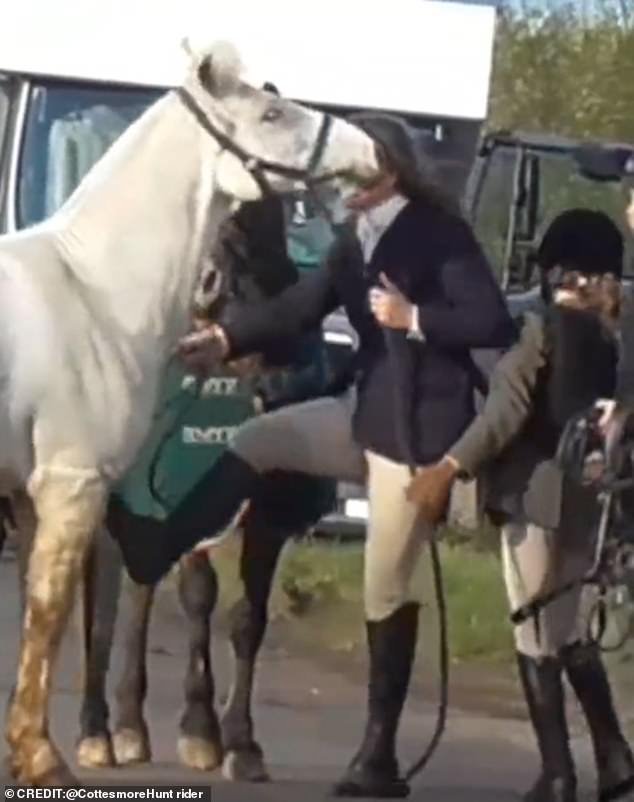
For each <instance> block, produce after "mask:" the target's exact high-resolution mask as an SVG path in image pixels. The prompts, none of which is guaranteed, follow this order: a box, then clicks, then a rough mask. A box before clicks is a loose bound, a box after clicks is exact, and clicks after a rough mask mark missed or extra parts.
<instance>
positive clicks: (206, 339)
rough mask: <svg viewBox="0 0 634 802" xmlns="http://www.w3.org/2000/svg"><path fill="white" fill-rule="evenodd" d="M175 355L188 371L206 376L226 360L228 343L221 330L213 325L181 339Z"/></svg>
mask: <svg viewBox="0 0 634 802" xmlns="http://www.w3.org/2000/svg"><path fill="white" fill-rule="evenodd" d="M177 353H178V355H179V356H180V358H181V359H182V360H183V362H184V363H185V365H186V367H187V368H188V369H189V370H191V371H192V372H193V373H195V374H196V375H199V376H206V375H208V374H209V373H210V372H211V371H212V370H213V368H214V367H215V366H217V365H218V363H220V362H223V360H224V359H225V358H226V356H227V354H228V353H229V343H228V341H227V336H226V334H225V333H224V331H223V329H221V328H220V326H216V325H213V326H208V327H207V328H205V329H203V330H202V331H197V332H194V333H193V334H188V335H187V336H186V337H183V339H182V340H181V341H180V343H179V344H178V348H177Z"/></svg>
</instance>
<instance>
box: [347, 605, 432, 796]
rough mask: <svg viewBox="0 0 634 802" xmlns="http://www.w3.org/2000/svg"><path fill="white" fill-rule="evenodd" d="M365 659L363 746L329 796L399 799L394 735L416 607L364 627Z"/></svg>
mask: <svg viewBox="0 0 634 802" xmlns="http://www.w3.org/2000/svg"><path fill="white" fill-rule="evenodd" d="M367 632H368V648H369V655H370V682H369V693H368V720H367V724H366V728H365V735H364V737H363V742H362V744H361V747H360V749H359V751H358V752H357V754H356V755H355V756H354V758H353V760H352V762H351V763H350V766H349V767H348V769H347V771H346V773H345V774H344V776H343V777H342V779H341V780H340V781H339V782H338V783H337V784H336V785H335V787H334V789H333V793H334V795H335V796H350V797H375V798H403V797H406V796H408V794H409V786H408V784H407V783H406V782H405V780H403V779H401V777H400V776H399V770H398V762H397V760H396V731H397V729H398V723H399V719H400V716H401V711H402V710H403V705H404V703H405V697H406V696H407V689H408V687H409V680H410V676H411V673H412V662H413V660H414V653H415V651H416V636H417V632H418V604H415V603H409V604H405V605H403V606H402V607H400V608H399V609H398V610H396V612H394V613H392V615H391V616H389V617H388V618H385V619H383V620H382V621H369V622H368V623H367Z"/></svg>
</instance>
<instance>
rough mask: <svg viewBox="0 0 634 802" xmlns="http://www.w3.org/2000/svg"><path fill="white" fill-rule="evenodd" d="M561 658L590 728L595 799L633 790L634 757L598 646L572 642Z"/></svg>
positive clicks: (605, 801) (616, 796)
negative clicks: (597, 791) (626, 738)
mask: <svg viewBox="0 0 634 802" xmlns="http://www.w3.org/2000/svg"><path fill="white" fill-rule="evenodd" d="M562 659H563V663H564V666H565V668H566V673H567V675H568V679H569V680H570V684H571V685H572V687H573V688H574V691H575V693H576V694H577V698H578V699H579V702H580V704H581V707H582V708H583V712H584V714H585V717H586V720H587V722H588V727H589V729H590V736H591V738H592V745H593V747H594V755H595V758H596V764H597V774H598V784H599V794H598V799H599V802H609V800H611V799H619V798H620V797H622V796H625V795H626V794H628V793H629V792H630V791H632V790H634V757H632V751H631V749H630V747H629V746H628V743H627V741H626V740H625V737H624V735H623V732H622V731H621V726H620V724H619V719H618V716H617V714H616V711H615V709H614V702H613V700H612V692H611V690H610V682H609V680H608V676H607V674H606V671H605V667H604V665H603V661H602V660H601V655H600V653H599V649H598V647H597V646H595V645H594V644H581V643H578V644H574V645H573V646H568V647H567V648H566V649H564V651H563V652H562Z"/></svg>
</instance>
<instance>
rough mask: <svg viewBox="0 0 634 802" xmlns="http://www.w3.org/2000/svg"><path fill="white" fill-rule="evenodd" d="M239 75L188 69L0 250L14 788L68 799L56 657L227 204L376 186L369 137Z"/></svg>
mask: <svg viewBox="0 0 634 802" xmlns="http://www.w3.org/2000/svg"><path fill="white" fill-rule="evenodd" d="M241 74H242V73H241V69H240V64H239V59H238V57H237V54H236V53H235V51H234V50H233V48H232V47H231V46H229V45H225V44H221V45H216V46H215V47H214V48H210V49H208V50H206V51H205V52H200V53H197V54H191V67H190V71H189V74H188V76H187V78H186V81H185V83H184V84H183V87H181V88H180V89H179V90H175V91H170V92H168V93H167V94H166V95H165V96H164V97H163V98H162V99H160V100H159V101H158V102H156V103H155V104H154V105H153V106H152V107H151V108H150V109H149V110H148V111H147V112H146V113H145V114H144V115H143V116H142V117H141V118H140V119H139V120H138V121H137V122H136V123H134V124H133V125H132V126H131V127H130V128H129V129H128V130H127V131H126V132H125V134H124V135H123V136H122V137H121V138H120V139H119V140H118V141H117V142H116V143H115V144H114V146H113V147H112V148H111V149H110V150H109V151H108V153H107V154H106V155H105V156H104V158H103V159H101V161H100V162H98V164H97V165H95V167H94V168H93V169H92V170H91V171H90V173H89V174H88V175H87V176H86V177H85V179H84V180H83V181H82V183H81V184H80V186H79V187H78V189H77V190H76V191H75V193H74V194H73V195H72V196H71V198H70V199H69V200H68V202H67V203H66V204H65V205H64V206H63V207H62V208H61V210H60V211H59V212H58V213H56V214H55V215H54V216H53V217H52V218H51V219H49V220H48V221H47V222H45V223H44V224H42V225H39V226H36V227H34V228H32V229H30V230H28V231H26V232H22V233H20V234H17V235H9V236H5V237H2V238H0V281H1V286H0V438H1V439H0V443H1V448H2V451H1V452H0V470H1V471H2V476H3V478H4V479H5V480H6V482H7V483H8V484H9V489H13V488H16V487H17V486H25V487H26V489H27V491H28V494H29V496H30V498H31V499H32V502H33V504H34V507H35V512H36V514H37V519H38V524H37V531H36V535H35V540H34V544H33V550H32V553H31V558H30V563H29V569H28V577H27V585H26V595H25V614H24V622H23V632H22V643H21V649H20V658H19V666H18V674H17V681H16V684H15V688H14V694H13V698H12V700H11V704H10V707H9V711H8V720H7V739H8V742H9V746H10V765H11V770H12V772H13V774H14V776H15V778H16V779H17V780H19V781H21V782H25V783H29V784H36V785H42V784H51V785H62V784H67V783H71V784H73V783H75V780H74V778H73V777H72V775H71V773H70V771H69V769H68V768H67V767H66V765H65V763H64V761H63V760H62V758H61V757H60V755H59V754H58V752H57V750H56V748H55V746H54V744H53V741H52V739H51V737H50V734H49V732H48V699H49V695H50V685H51V673H52V669H53V664H54V661H55V657H56V653H57V649H58V646H59V642H60V639H61V637H62V634H63V631H64V628H65V624H66V622H67V618H68V614H69V609H70V606H71V604H72V601H73V597H74V592H75V588H76V585H77V580H78V576H79V573H80V569H81V566H82V563H83V560H84V558H85V555H86V552H87V548H88V546H89V544H90V541H91V538H92V536H93V533H94V532H95V531H96V530H97V529H98V527H99V526H100V525H101V524H102V521H103V516H104V510H105V504H106V500H107V497H108V494H109V489H110V487H111V485H112V483H113V482H114V481H116V480H117V479H118V478H119V477H121V476H122V474H123V473H124V472H125V471H126V469H127V468H128V467H129V466H130V465H131V464H132V462H133V461H134V459H135V456H136V454H137V453H138V451H139V449H140V447H141V445H142V443H143V441H144V438H145V437H146V435H147V434H148V427H149V425H150V421H151V419H152V413H153V411H154V407H155V404H156V400H157V390H158V388H159V385H160V382H161V377H162V374H163V371H164V368H165V366H166V364H167V362H168V361H169V358H170V356H171V354H172V352H173V348H174V346H175V344H176V342H177V340H178V338H179V337H180V336H182V335H183V334H184V333H185V332H186V331H187V328H188V323H189V314H190V305H191V299H192V294H193V292H194V289H195V286H196V284H197V280H198V278H199V273H200V269H201V266H202V262H203V257H204V255H205V254H208V253H209V252H210V250H211V246H212V243H213V239H214V237H215V236H216V233H217V230H218V226H219V224H220V222H221V221H222V220H223V218H224V217H225V216H226V214H227V213H228V211H229V209H230V203H231V200H232V198H237V199H238V200H242V201H246V200H253V199H256V198H258V197H260V194H261V184H262V181H261V179H262V175H263V174H264V175H265V176H266V179H267V181H268V183H269V185H270V187H271V188H272V189H273V190H275V191H288V190H291V189H294V188H296V187H297V184H298V181H299V180H300V179H302V178H306V177H307V173H306V168H307V166H308V165H310V168H311V170H312V177H314V178H320V177H321V178H324V177H333V176H340V177H342V176H344V175H345V176H346V177H347V178H355V179H357V180H365V179H371V178H372V177H373V176H375V175H376V171H377V169H378V165H377V161H376V154H375V150H374V147H373V144H372V142H371V140H370V139H369V138H368V137H367V136H366V135H365V134H363V133H362V132H361V131H360V130H358V129H357V128H355V127H354V126H351V125H349V124H347V123H345V122H344V121H342V120H332V121H331V123H332V124H331V126H330V129H329V130H328V128H327V126H324V121H325V119H326V118H325V115H322V114H321V113H319V112H315V111H309V110H307V109H304V108H302V107H300V106H298V105H295V104H293V103H291V102H289V101H286V100H281V99H279V98H276V97H274V96H273V95H271V94H268V93H266V92H262V91H259V90H256V89H253V88H252V87H250V86H248V85H247V84H246V83H244V81H243V79H242V78H241ZM325 134H327V135H325ZM258 160H261V162H263V163H264V164H265V165H266V164H267V163H268V164H269V167H268V168H267V169H265V168H263V169H265V172H264V173H262V172H259V173H258V169H257V161H258ZM271 163H275V164H274V166H273V168H271V166H270V164H271ZM275 165H276V166H275ZM284 168H290V169H284ZM258 177H259V179H260V181H258V180H256V179H257V178H258Z"/></svg>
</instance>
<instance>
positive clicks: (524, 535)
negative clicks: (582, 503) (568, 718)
mask: <svg viewBox="0 0 634 802" xmlns="http://www.w3.org/2000/svg"><path fill="white" fill-rule="evenodd" d="M592 543H593V532H592V528H591V526H589V525H585V526H577V527H575V531H573V529H572V527H566V526H565V525H563V526H562V528H561V529H558V530H549V529H543V528H542V527H539V526H536V525H535V524H530V523H525V522H511V523H508V524H506V525H505V526H504V527H502V562H503V568H504V581H505V583H506V591H507V595H508V598H509V603H510V607H511V610H516V609H517V608H518V607H521V606H522V605H524V604H526V603H527V602H529V601H531V600H533V599H534V598H535V597H536V596H540V595H542V594H544V593H545V592H549V591H551V590H554V589H556V588H558V587H561V586H562V585H564V584H566V583H567V582H569V581H571V580H574V579H577V578H578V577H581V576H583V575H584V574H585V573H586V572H587V571H588V570H589V568H590V567H591V564H592ZM592 600H593V599H592V591H591V590H590V589H589V588H585V589H583V590H582V589H581V588H575V589H573V590H570V591H568V592H567V593H565V594H564V595H563V596H560V597H559V598H558V599H556V600H555V601H553V602H552V603H551V604H549V605H547V606H546V607H545V608H544V609H543V610H542V611H541V613H540V615H539V620H538V622H535V620H533V619H529V620H527V621H525V622H523V623H522V624H520V625H518V626H516V627H515V632H514V634H515V645H516V648H517V650H518V651H519V652H521V653H522V654H525V655H528V656H529V657H537V658H538V657H554V656H556V655H557V654H558V653H559V651H560V650H561V649H562V648H563V647H564V646H566V645H567V644H571V643H574V642H575V641H579V640H584V639H585V638H586V636H587V623H588V613H589V606H590V604H591V602H592Z"/></svg>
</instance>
